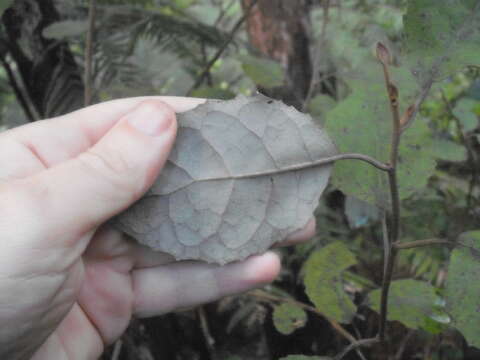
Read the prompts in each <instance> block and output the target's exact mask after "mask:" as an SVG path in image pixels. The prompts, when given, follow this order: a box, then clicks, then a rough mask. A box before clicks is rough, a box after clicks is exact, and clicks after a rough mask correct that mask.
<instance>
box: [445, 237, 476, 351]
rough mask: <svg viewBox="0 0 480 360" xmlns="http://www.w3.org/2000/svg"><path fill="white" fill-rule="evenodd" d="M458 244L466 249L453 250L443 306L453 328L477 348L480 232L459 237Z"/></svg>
mask: <svg viewBox="0 0 480 360" xmlns="http://www.w3.org/2000/svg"><path fill="white" fill-rule="evenodd" d="M459 242H461V243H462V244H464V245H466V246H468V247H463V246H462V247H457V248H456V249H454V250H453V251H452V254H451V257H450V264H449V266H448V276H447V282H446V289H445V299H446V303H447V304H446V307H447V311H448V313H449V315H450V316H451V317H452V325H453V326H455V327H456V328H457V329H458V330H460V331H461V332H462V334H463V335H464V336H465V338H466V339H467V341H468V342H469V344H470V345H472V346H476V347H480V337H479V336H478V334H479V333H480V312H479V311H478V309H479V308H480V287H479V286H478V279H479V278H480V230H476V231H470V232H467V233H464V234H462V235H461V236H460V238H459Z"/></svg>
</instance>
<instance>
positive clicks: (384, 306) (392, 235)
mask: <svg viewBox="0 0 480 360" xmlns="http://www.w3.org/2000/svg"><path fill="white" fill-rule="evenodd" d="M377 58H378V60H379V61H380V62H381V64H382V67H383V74H384V78H385V87H386V90H387V95H388V100H389V104H390V111H391V113H392V121H393V126H392V143H391V148H390V166H391V168H390V170H389V171H388V184H389V187H390V198H391V214H390V232H389V234H388V245H387V244H386V245H387V246H388V247H389V251H388V252H387V251H385V254H388V256H387V257H386V258H385V259H384V269H385V274H384V276H383V280H382V292H381V300H380V319H379V339H380V341H381V342H384V341H385V333H386V325H387V313H388V293H389V290H390V284H391V282H392V276H393V269H394V265H395V259H396V255H397V250H396V249H395V247H394V246H393V244H394V243H395V242H397V241H398V236H399V224H400V197H399V193H398V184H397V159H398V149H399V146H400V136H401V126H400V112H399V101H398V89H397V87H396V86H395V85H394V84H393V83H392V81H391V78H390V73H389V68H388V66H389V64H390V62H391V56H390V53H389V50H388V48H387V47H385V46H384V45H383V44H382V43H378V44H377Z"/></svg>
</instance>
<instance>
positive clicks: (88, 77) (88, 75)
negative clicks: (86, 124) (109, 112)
mask: <svg viewBox="0 0 480 360" xmlns="http://www.w3.org/2000/svg"><path fill="white" fill-rule="evenodd" d="M95 17H96V0H90V4H89V8H88V32H87V38H86V40H85V75H84V77H85V79H84V81H85V94H84V104H85V106H88V105H90V104H91V103H92V93H93V85H92V80H93V79H92V61H93V41H94V36H95Z"/></svg>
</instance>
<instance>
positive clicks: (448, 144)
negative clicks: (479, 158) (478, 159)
mask: <svg viewBox="0 0 480 360" xmlns="http://www.w3.org/2000/svg"><path fill="white" fill-rule="evenodd" d="M433 151H434V155H435V158H437V159H441V160H446V161H465V160H467V149H466V147H465V146H463V145H460V144H457V143H456V142H453V141H450V140H443V139H442V140H440V139H436V140H435V141H434V145H433Z"/></svg>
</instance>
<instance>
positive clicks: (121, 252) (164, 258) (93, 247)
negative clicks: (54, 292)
mask: <svg viewBox="0 0 480 360" xmlns="http://www.w3.org/2000/svg"><path fill="white" fill-rule="evenodd" d="M83 256H84V259H85V261H87V262H92V263H93V262H98V261H101V262H104V263H108V266H109V267H110V268H112V269H113V270H115V271H116V272H118V273H123V274H127V273H129V272H130V271H131V270H132V269H133V268H147V267H154V266H160V265H165V264H170V263H172V262H174V261H175V258H174V257H173V256H172V255H169V254H166V253H164V252H161V251H153V250H152V249H150V248H148V247H146V246H143V245H140V244H139V243H137V242H136V241H135V240H133V239H131V238H130V237H129V236H127V235H126V234H124V233H122V232H121V231H118V230H116V229H114V228H112V227H111V226H103V227H101V228H100V229H99V230H98V231H97V232H96V233H95V235H94V236H93V238H92V240H91V241H90V244H89V245H88V247H87V249H86V250H85V253H84V254H83Z"/></svg>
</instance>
